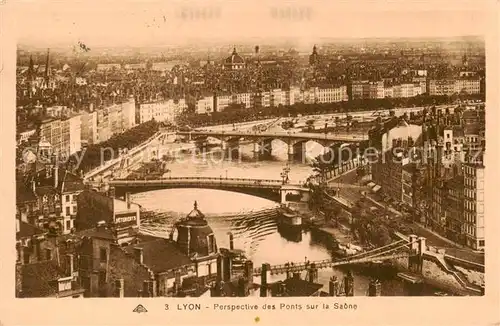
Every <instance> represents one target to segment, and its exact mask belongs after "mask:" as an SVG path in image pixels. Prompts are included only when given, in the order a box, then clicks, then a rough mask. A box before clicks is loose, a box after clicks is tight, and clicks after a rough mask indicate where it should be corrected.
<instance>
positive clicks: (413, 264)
mask: <svg viewBox="0 0 500 326" xmlns="http://www.w3.org/2000/svg"><path fill="white" fill-rule="evenodd" d="M408 238H409V241H410V255H409V256H408V270H409V271H410V272H413V273H421V272H422V264H423V259H424V258H423V255H424V253H425V252H426V251H427V246H426V239H425V238H424V237H417V236H416V235H414V234H411V235H410V236H409V237H408Z"/></svg>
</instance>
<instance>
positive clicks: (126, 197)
mask: <svg viewBox="0 0 500 326" xmlns="http://www.w3.org/2000/svg"><path fill="white" fill-rule="evenodd" d="M125 201H126V202H127V209H130V192H127V193H126V194H125Z"/></svg>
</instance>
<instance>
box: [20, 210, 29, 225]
mask: <svg viewBox="0 0 500 326" xmlns="http://www.w3.org/2000/svg"><path fill="white" fill-rule="evenodd" d="M21 221H23V222H26V223H28V212H26V211H25V210H22V211H21Z"/></svg>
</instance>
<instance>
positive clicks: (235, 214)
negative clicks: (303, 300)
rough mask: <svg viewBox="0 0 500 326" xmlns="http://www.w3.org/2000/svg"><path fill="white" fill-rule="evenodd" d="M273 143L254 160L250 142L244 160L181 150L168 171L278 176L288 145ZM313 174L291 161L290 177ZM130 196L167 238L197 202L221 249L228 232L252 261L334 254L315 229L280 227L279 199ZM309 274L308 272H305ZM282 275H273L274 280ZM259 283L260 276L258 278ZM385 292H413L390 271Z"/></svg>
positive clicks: (322, 276) (149, 225) (185, 192)
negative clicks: (268, 156) (295, 231)
mask: <svg viewBox="0 0 500 326" xmlns="http://www.w3.org/2000/svg"><path fill="white" fill-rule="evenodd" d="M279 145H280V144H279V141H278V143H277V146H275V145H274V143H273V156H272V157H271V159H270V160H266V161H258V162H256V161H253V160H252V155H253V154H252V148H251V146H242V148H241V152H242V154H243V155H242V156H243V157H242V159H241V162H240V161H239V160H233V161H227V160H222V161H221V160H220V155H217V154H214V156H213V158H214V159H210V158H208V159H201V158H200V157H199V156H197V157H195V158H193V155H191V154H182V155H179V156H178V157H177V158H178V159H177V160H176V161H174V162H170V164H169V166H168V168H169V169H170V170H171V172H169V173H168V174H167V175H166V176H167V177H168V175H171V176H172V177H175V176H204V177H221V178H225V177H226V173H227V177H228V178H245V177H246V178H265V179H280V173H281V172H282V169H283V167H284V166H285V165H286V160H287V152H286V146H279ZM315 145H317V144H315V143H311V144H309V143H308V144H307V151H308V154H309V155H311V156H313V155H314V154H316V153H319V152H320V151H321V150H322V148H320V147H319V146H315ZM310 173H311V168H310V167H309V166H308V165H307V164H304V163H301V162H299V163H293V164H290V173H289V177H290V180H291V181H292V182H297V181H304V180H305V179H306V178H307V177H308V176H309V174H310ZM132 200H133V201H134V202H136V203H138V204H140V205H141V206H142V208H143V210H146V211H150V212H154V218H148V219H146V220H144V221H143V222H142V223H141V229H142V230H143V231H144V232H145V233H150V234H154V235H158V236H163V237H167V236H168V233H169V231H170V229H171V227H172V225H173V223H174V222H175V220H176V219H178V218H180V217H184V216H185V215H186V214H188V213H189V212H190V211H191V210H192V209H193V203H194V201H195V200H196V201H197V202H198V208H199V209H200V210H201V211H202V212H203V213H204V214H205V215H206V217H207V220H208V222H209V224H210V226H211V227H212V229H213V231H214V233H215V236H216V241H217V245H218V247H219V248H228V247H229V237H228V232H231V233H233V235H234V246H235V248H236V249H242V250H244V251H245V253H246V255H247V257H249V258H250V259H251V260H252V261H253V263H254V266H256V267H257V266H260V265H261V264H262V263H269V264H271V265H274V264H283V263H287V262H300V261H304V260H309V261H314V260H322V259H328V258H332V257H333V254H332V252H331V250H329V249H328V244H327V243H324V242H325V241H324V240H322V239H320V237H319V236H318V235H317V234H316V233H315V232H311V231H307V230H303V231H302V233H301V234H298V235H297V234H296V235H294V236H293V238H291V237H290V235H288V234H286V233H284V232H282V231H281V229H280V230H278V225H277V223H276V215H277V214H276V211H275V208H276V207H277V204H276V203H274V202H272V201H269V200H266V199H262V198H258V197H254V196H250V195H245V194H239V193H233V192H228V191H221V190H208V189H166V190H158V191H150V192H145V193H139V194H135V195H132ZM377 269H378V268H370V269H368V270H367V269H355V270H352V272H353V275H354V282H355V285H354V295H356V296H365V295H366V293H367V290H368V283H369V280H370V277H372V276H374V273H375V274H377V275H379V277H380V273H377V272H380V271H377ZM346 271H347V270H346V269H339V268H335V269H331V268H330V269H322V270H319V275H318V279H319V283H322V284H323V285H324V287H323V290H324V291H328V281H329V278H330V277H331V276H332V275H336V276H337V277H338V278H339V280H341V279H342V278H343V276H344V275H345V273H346ZM304 276H305V272H304V273H303V274H302V277H304ZM283 277H284V276H281V277H277V276H275V275H273V276H271V281H276V280H279V279H282V278H283ZM255 281H256V282H257V283H258V282H259V280H258V279H256V280H255ZM434 292H435V289H431V288H427V287H426V288H424V289H423V290H422V292H421V293H420V295H432V294H433V293H434ZM382 295H384V296H401V295H409V289H408V288H407V287H406V286H405V285H404V284H403V282H402V281H401V280H399V279H398V278H397V277H396V276H394V275H386V276H385V277H383V279H382Z"/></svg>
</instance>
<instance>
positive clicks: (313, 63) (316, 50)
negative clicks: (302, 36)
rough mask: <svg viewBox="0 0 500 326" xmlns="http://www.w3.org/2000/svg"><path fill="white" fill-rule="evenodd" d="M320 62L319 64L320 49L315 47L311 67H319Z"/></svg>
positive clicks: (310, 58)
mask: <svg viewBox="0 0 500 326" xmlns="http://www.w3.org/2000/svg"><path fill="white" fill-rule="evenodd" d="M318 62H319V55H318V48H317V47H316V45H314V47H313V52H312V54H311V55H310V56H309V64H310V65H311V66H314V65H317V64H318Z"/></svg>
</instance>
